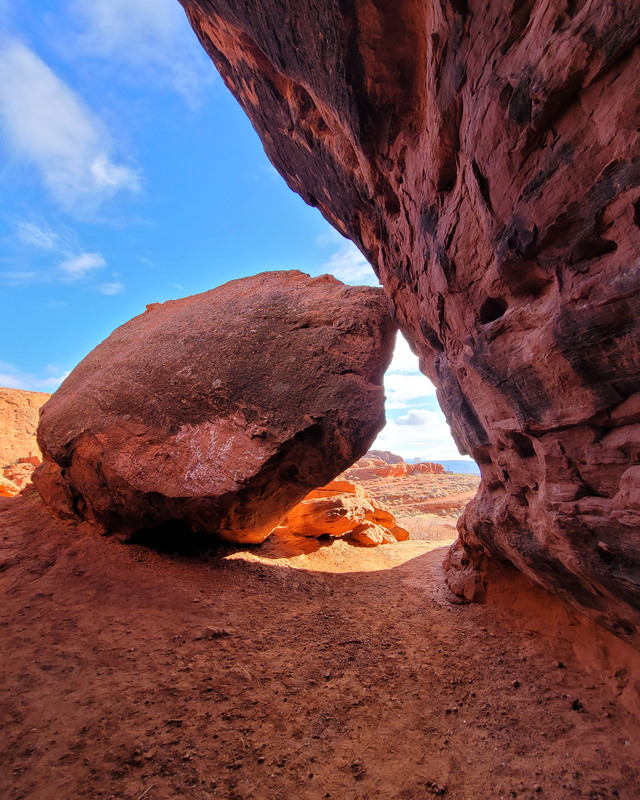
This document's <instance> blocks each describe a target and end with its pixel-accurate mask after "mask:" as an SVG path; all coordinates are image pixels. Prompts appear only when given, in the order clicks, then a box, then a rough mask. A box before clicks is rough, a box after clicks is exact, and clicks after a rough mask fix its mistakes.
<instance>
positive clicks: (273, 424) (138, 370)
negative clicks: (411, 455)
mask: <svg viewBox="0 0 640 800" xmlns="http://www.w3.org/2000/svg"><path fill="white" fill-rule="evenodd" d="M395 330H396V328H395V325H394V324H393V321H392V319H391V317H390V316H389V312H388V309H387V299H386V297H385V295H384V292H383V291H382V289H379V288H373V287H368V286H345V285H344V284H342V283H340V281H338V280H336V279H335V278H333V277H332V276H330V275H323V276H321V277H319V278H310V277H309V276H308V275H305V274H304V273H302V272H297V271H294V270H290V271H287V272H266V273H261V274H260V275H254V276H253V277H250V278H242V279H240V280H237V281H231V282H230V283H226V284H224V285H223V286H219V287H218V288H217V289H213V290H212V291H210V292H204V293H203V294H198V295H193V296H192V297H185V298H182V299H181V300H170V301H168V302H166V303H154V304H153V305H151V306H148V307H147V311H146V312H145V313H144V314H141V315H140V316H137V317H134V318H133V319H132V320H130V321H129V322H127V323H126V324H125V325H122V326H121V327H119V328H117V329H116V330H115V331H114V332H113V333H112V334H111V335H110V336H109V337H108V338H107V339H105V341H104V342H102V343H101V344H100V345H98V347H96V348H95V349H94V350H93V351H92V352H91V353H89V355H88V356H87V357H86V358H84V359H83V360H82V361H81V362H80V364H78V366H77V367H76V368H75V369H74V370H73V371H72V372H71V374H70V375H69V377H68V378H66V380H65V381H64V383H63V384H62V386H61V387H60V388H59V389H58V391H57V392H55V393H54V394H53V395H52V396H51V399H50V400H49V401H48V402H47V403H46V405H45V406H44V407H43V408H42V411H41V417H40V425H39V427H38V442H39V444H40V447H41V449H42V453H43V455H44V459H45V461H44V463H43V464H42V465H41V466H40V467H38V469H37V470H36V472H35V473H34V476H33V482H34V484H35V486H36V488H37V490H38V492H39V493H40V495H41V497H42V498H43V500H44V501H45V503H46V504H47V505H48V506H49V508H50V509H51V510H52V511H53V512H54V513H56V514H57V515H60V516H65V515H66V516H74V515H75V516H79V517H80V518H82V519H86V520H88V521H90V522H93V523H95V524H97V525H99V526H101V527H102V528H103V529H104V530H105V531H108V532H113V533H116V534H118V535H119V536H121V537H122V538H131V537H135V536H136V535H138V534H140V533H142V532H144V533H145V539H146V541H147V542H150V543H153V542H154V541H159V540H160V538H161V537H162V531H161V530H160V528H161V526H163V525H167V524H169V525H171V526H173V527H175V525H176V523H181V524H182V526H183V527H186V529H188V530H190V531H193V532H203V533H210V534H212V535H215V536H219V537H221V538H222V539H225V540H227V541H231V542H248V543H259V542H262V541H264V539H266V538H267V536H268V535H269V533H270V532H271V530H272V529H273V528H274V527H275V526H276V525H278V523H279V522H280V521H281V520H282V518H283V517H284V516H285V514H286V513H287V512H288V511H289V510H290V509H291V508H292V507H293V506H295V504H296V503H297V502H298V501H299V500H302V498H303V497H304V496H305V495H306V494H307V493H308V492H309V490H310V489H313V488H314V487H316V486H318V485H323V484H325V483H327V482H328V481H329V480H331V479H332V478H334V477H335V476H336V475H338V474H339V473H340V472H342V470H343V469H345V467H347V466H349V465H350V464H352V463H353V462H354V461H355V460H356V459H357V458H359V457H360V456H361V455H362V454H363V453H364V452H365V451H366V450H367V448H368V447H369V446H370V445H371V443H372V442H373V440H374V439H375V437H376V434H377V433H378V431H379V430H380V429H381V428H382V427H383V426H384V388H383V385H382V379H383V375H384V372H385V369H386V368H387V367H388V365H389V362H390V361H391V355H392V351H393V342H394V338H395ZM186 535H187V536H188V535H189V534H188V532H187V533H186Z"/></svg>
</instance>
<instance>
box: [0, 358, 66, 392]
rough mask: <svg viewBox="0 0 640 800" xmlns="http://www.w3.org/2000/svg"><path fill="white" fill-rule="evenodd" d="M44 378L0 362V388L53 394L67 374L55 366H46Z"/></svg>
mask: <svg viewBox="0 0 640 800" xmlns="http://www.w3.org/2000/svg"><path fill="white" fill-rule="evenodd" d="M45 374H46V377H38V376H36V375H33V374H31V373H29V372H22V370H20V369H18V367H16V366H14V365H13V364H9V363H7V362H5V361H0V386H4V387H6V388H7V389H24V390H25V391H31V392H53V391H55V390H56V389H57V388H58V386H60V384H61V383H62V381H63V380H64V379H65V378H66V377H67V375H68V374H69V370H67V371H62V370H61V369H60V367H58V366H57V365H55V364H48V365H47V367H46V369H45Z"/></svg>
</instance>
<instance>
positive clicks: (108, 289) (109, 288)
mask: <svg viewBox="0 0 640 800" xmlns="http://www.w3.org/2000/svg"><path fill="white" fill-rule="evenodd" d="M98 291H99V292H100V293H101V294H106V295H112V294H120V292H123V291H124V283H120V282H119V281H113V283H101V284H100V286H98Z"/></svg>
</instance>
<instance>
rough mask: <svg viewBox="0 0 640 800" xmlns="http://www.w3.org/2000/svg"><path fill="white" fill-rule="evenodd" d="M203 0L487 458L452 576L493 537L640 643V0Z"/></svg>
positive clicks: (468, 584)
mask: <svg viewBox="0 0 640 800" xmlns="http://www.w3.org/2000/svg"><path fill="white" fill-rule="evenodd" d="M182 4H183V5H184V7H185V9H186V11H187V14H188V17H189V19H190V21H191V23H192V25H193V27H194V29H195V31H196V33H197V35H198V37H199V38H200V41H201V42H202V44H203V46H204V47H205V49H206V50H207V52H208V53H209V54H210V55H211V57H212V59H213V60H214V62H215V63H216V65H217V67H218V69H219V70H220V72H221V74H222V76H223V78H224V80H225V82H226V84H227V86H228V87H229V88H230V89H231V91H232V92H234V94H235V95H236V96H237V97H238V99H239V101H240V103H241V104H242V106H243V108H244V109H245V111H246V112H247V114H248V115H249V116H250V118H251V120H252V122H253V125H254V127H255V128H256V130H257V131H258V133H259V135H260V136H261V138H262V141H263V143H264V146H265V149H266V151H267V153H268V155H269V157H270V158H271V160H272V161H273V163H274V165H275V166H276V167H277V168H278V170H279V171H280V172H281V173H282V174H283V175H284V177H285V179H286V180H287V182H288V183H289V185H290V186H291V187H292V188H293V189H294V190H295V191H297V192H299V193H300V194H301V195H302V197H303V198H304V199H305V200H306V201H307V202H309V203H310V204H312V205H314V206H317V207H318V208H319V209H320V211H321V212H322V213H323V215H324V216H325V217H326V218H327V219H329V220H330V221H331V222H332V223H333V224H334V225H335V226H336V227H337V228H338V229H339V230H340V231H342V232H343V233H345V234H346V235H347V236H349V237H350V238H351V239H352V240H353V241H354V242H356V244H357V245H358V246H359V247H360V248H361V249H362V251H363V253H365V254H366V256H367V257H368V259H369V260H370V262H371V264H372V265H373V267H374V269H375V270H376V272H377V273H378V274H379V275H380V277H381V279H382V282H383V284H384V287H385V289H386V292H387V294H388V297H389V299H390V301H391V304H392V307H393V310H394V313H395V315H396V318H397V321H398V323H399V324H400V326H401V328H402V330H403V332H404V333H405V335H406V336H407V338H408V339H409V340H410V341H412V342H413V344H414V346H415V348H416V350H417V351H418V352H419V354H420V357H421V364H422V366H423V369H424V371H425V372H426V373H427V374H428V375H429V377H430V378H431V379H432V380H433V381H434V382H435V383H436V384H437V386H438V396H439V399H440V402H441V404H442V407H443V408H444V410H445V413H446V415H447V417H448V419H449V421H450V424H451V427H452V431H453V434H454V436H455V438H456V441H457V442H458V443H459V446H460V448H461V450H462V451H464V452H468V453H470V454H472V455H473V457H474V458H475V460H476V461H477V462H478V463H479V464H480V466H481V470H482V478H483V480H482V486H481V489H480V492H479V494H478V497H477V499H476V500H475V501H474V502H473V503H472V505H471V506H470V508H469V509H468V511H467V513H466V515H465V517H464V519H463V521H462V522H461V525H460V538H461V544H460V546H459V548H458V549H457V550H456V551H455V553H454V554H453V557H452V558H451V560H450V562H449V566H450V567H451V568H452V569H451V570H450V572H449V575H450V585H451V586H452V588H454V590H456V591H458V592H460V593H463V594H464V595H465V596H467V597H473V596H474V595H476V594H477V593H479V592H481V591H482V582H483V577H482V562H483V559H484V558H485V556H486V554H491V555H492V556H494V557H495V558H496V559H499V560H505V561H511V562H512V563H514V564H515V565H517V566H518V567H519V568H520V569H521V570H522V571H523V572H525V573H526V574H527V575H528V576H530V577H531V578H533V579H535V580H536V581H537V582H538V583H540V584H542V585H543V586H545V587H546V588H548V589H550V590H552V591H555V592H557V593H559V594H561V595H562V596H563V597H565V598H567V599H569V600H571V601H572V602H573V603H575V604H576V605H578V606H580V607H581V608H582V609H583V610H587V611H588V612H589V613H590V614H591V615H592V616H593V617H595V618H596V619H598V620H599V621H600V622H602V624H604V625H606V626H607V627H609V628H610V629H612V630H614V631H616V632H617V633H619V634H620V635H622V636H625V637H627V638H628V639H629V640H634V641H635V642H636V643H638V642H639V641H640V636H639V629H640V540H639V538H638V527H639V525H640V504H639V502H638V494H639V491H638V487H639V485H640V484H639V480H640V478H639V476H638V470H637V469H636V468H634V467H633V465H634V463H636V462H637V461H638V459H639V457H640V348H639V347H638V341H640V335H639V334H640V330H639V329H640V313H639V312H640V301H639V298H640V270H639V267H638V264H639V263H640V261H639V258H640V242H639V233H640V143H639V140H638V133H637V132H638V124H639V118H640V104H639V102H638V80H637V76H638V73H639V70H640V53H639V51H638V47H637V45H638V40H639V36H640V13H639V12H640V8H639V6H638V3H637V2H636V1H635V0H634V2H632V3H622V2H616V0H590V1H589V0H587V1H586V2H566V1H565V0H552V1H551V2H548V0H523V2H510V3H506V2H496V3H490V4H487V3H480V2H478V1H477V0H443V1H442V2H437V3H436V2H425V1H424V0H423V1H422V2H421V1H420V0H396V1H394V2H389V0H350V2H338V0H295V2H294V0H263V2H260V3H238V2H236V0H233V2H232V1H231V0H182Z"/></svg>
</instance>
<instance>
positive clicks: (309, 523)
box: [274, 480, 409, 547]
mask: <svg viewBox="0 0 640 800" xmlns="http://www.w3.org/2000/svg"><path fill="white" fill-rule="evenodd" d="M274 533H275V534H283V533H284V534H288V535H295V536H306V537H309V538H313V539H318V538H319V537H321V536H331V537H333V538H342V539H345V540H346V541H352V542H355V543H357V544H361V545H364V546H365V547H376V546H377V545H380V544H392V543H395V542H404V541H406V540H407V539H409V532H408V531H407V530H405V529H404V528H402V527H401V526H400V525H398V524H397V522H396V520H395V517H394V516H393V514H392V513H391V511H389V510H388V509H386V508H383V507H382V506H381V505H380V504H379V503H377V502H376V501H375V500H374V499H373V498H372V497H369V495H367V494H366V492H365V491H364V489H362V487H361V486H357V485H356V484H354V483H351V482H350V481H346V480H335V481H331V482H330V483H328V484H327V485H326V486H323V487H321V488H319V489H314V490H313V491H312V492H309V494H308V495H307V496H306V497H305V498H304V500H302V501H301V502H300V503H298V505H297V506H295V508H293V509H291V511H290V512H289V513H288V514H287V516H286V518H285V519H284V520H283V521H282V523H281V524H280V525H279V526H278V527H277V528H276V530H275V531H274Z"/></svg>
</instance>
